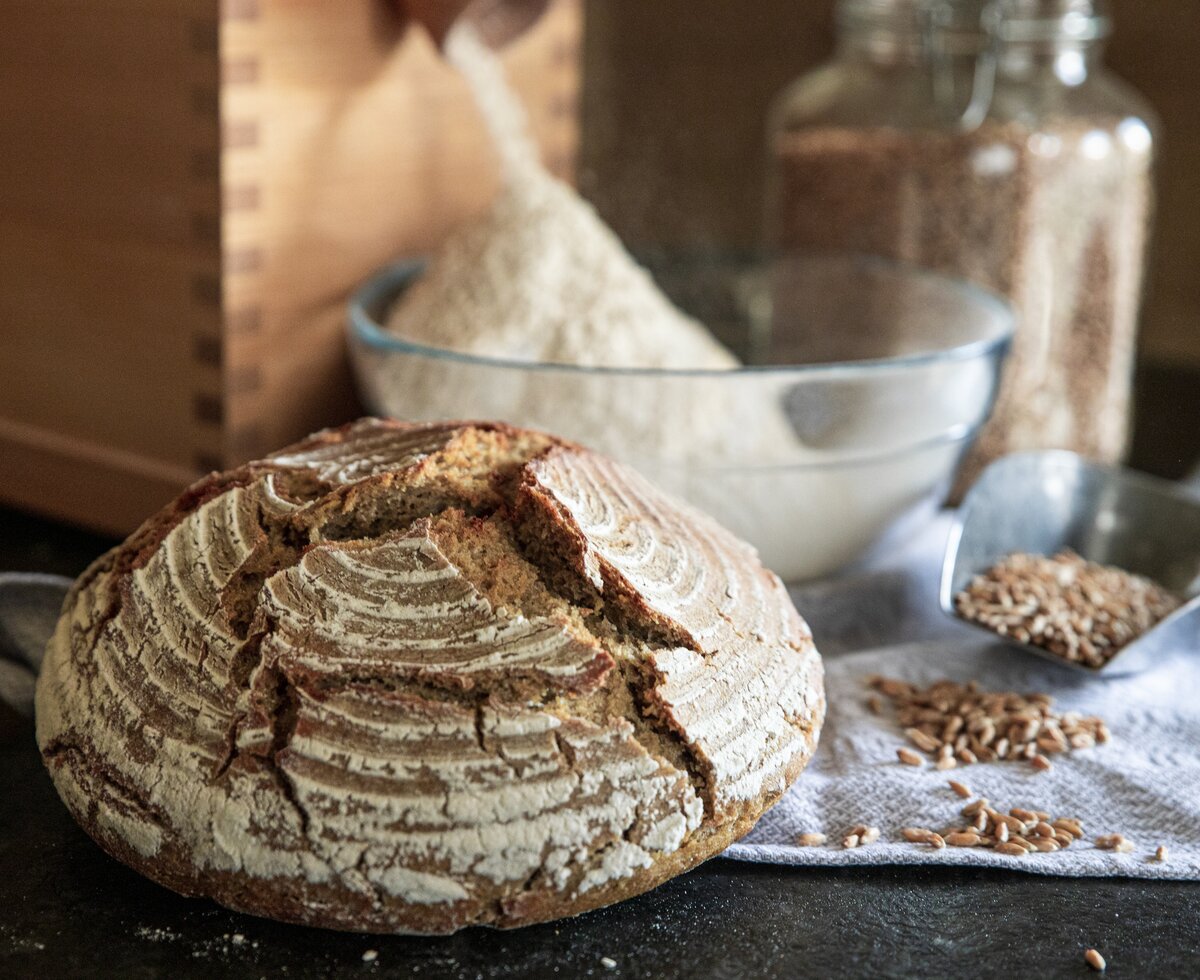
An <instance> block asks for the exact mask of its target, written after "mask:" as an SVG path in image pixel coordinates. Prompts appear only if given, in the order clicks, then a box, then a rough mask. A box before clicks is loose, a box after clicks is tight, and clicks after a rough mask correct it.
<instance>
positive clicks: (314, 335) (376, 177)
mask: <svg viewBox="0 0 1200 980" xmlns="http://www.w3.org/2000/svg"><path fill="white" fill-rule="evenodd" d="M579 26H580V11H579V7H578V4H577V3H575V2H572V0H568V2H560V3H557V4H555V5H554V6H553V7H552V8H551V9H550V10H549V12H548V13H547V15H546V17H545V18H544V19H543V20H542V21H541V22H540V23H539V24H538V26H537V27H536V28H534V30H533V31H532V32H530V34H528V35H527V36H526V37H524V38H522V39H521V40H520V41H518V42H517V43H515V44H514V45H513V46H512V47H511V48H509V49H508V50H507V51H506V56H505V58H506V64H507V65H508V67H509V70H510V71H511V73H512V75H513V78H514V82H515V84H516V86H517V87H518V89H519V90H520V91H521V92H522V94H523V95H524V96H525V98H526V101H527V103H528V104H529V106H530V110H531V114H532V118H533V124H534V127H535V130H536V133H537V135H538V137H539V139H540V141H541V143H542V145H543V147H544V150H545V154H546V156H547V159H548V160H550V162H551V163H552V164H553V165H554V166H555V167H556V168H557V169H558V170H559V171H561V172H567V171H569V170H570V168H571V165H572V162H573V157H574V152H575V140H576V112H575V104H576V97H577V87H578V67H577V65H578V59H577V49H578V35H579ZM222 51H223V58H224V61H225V64H226V65H227V66H228V65H232V64H236V65H238V66H240V67H239V71H240V72H241V74H240V75H239V76H238V77H242V78H246V79H250V80H249V81H245V82H241V83H235V82H233V81H227V83H226V86H225V92H224V101H223V106H222V109H223V119H224V125H225V127H226V130H227V132H228V131H237V132H239V133H241V134H242V136H243V139H242V140H241V142H240V143H230V144H227V146H226V149H225V153H224V156H223V159H222V168H223V179H224V186H225V189H226V196H227V200H228V198H229V196H231V195H234V194H237V195H239V196H240V197H241V198H242V199H243V200H245V201H248V202H249V203H248V205H247V206H245V207H241V208H236V209H232V208H227V210H226V220H225V222H224V245H225V257H226V282H225V296H226V302H227V305H228V308H229V310H230V311H231V312H233V314H234V315H235V316H236V317H239V318H241V320H242V321H243V322H244V321H245V320H246V319H247V318H249V320H250V322H252V323H253V324H254V329H252V330H248V331H234V330H231V331H230V332H229V339H228V350H227V358H226V364H227V370H228V371H231V372H237V375H238V378H239V379H240V381H241V383H240V384H239V385H237V386H236V387H237V390H236V391H234V390H230V391H229V406H230V407H229V411H230V419H231V425H230V429H229V431H228V433H227V443H226V458H227V459H228V460H230V461H234V460H239V459H242V458H245V457H246V456H248V455H254V454H257V453H260V452H263V451H266V450H268V449H270V448H273V447H274V446H277V445H280V444H282V443H284V442H287V441H289V440H291V439H293V438H295V437H297V436H299V435H301V434H303V433H304V432H306V431H308V430H310V429H311V428H313V427H315V426H317V425H322V424H329V423H331V422H336V421H341V420H342V419H344V418H347V417H350V416H351V415H353V414H354V413H355V412H357V410H358V409H357V405H356V403H355V401H354V399H353V396H352V392H351V386H350V381H349V375H348V371H347V367H346V361H345V356H344V314H343V310H344V305H345V301H346V298H347V296H348V295H349V293H350V291H351V290H352V289H353V288H354V287H355V286H357V285H358V284H359V283H361V282H362V280H363V279H364V278H365V277H366V276H367V275H368V274H369V273H370V272H372V271H373V270H375V269H377V268H378V267H380V266H382V265H384V264H386V263H387V262H389V261H392V260H393V259H395V258H396V257H398V256H402V255H412V254H418V253H423V252H426V251H428V250H429V249H431V248H432V247H433V246H434V245H435V244H436V243H437V242H438V241H439V240H440V239H441V238H443V237H444V236H445V235H446V234H447V233H448V231H449V230H450V229H451V228H452V227H453V226H454V225H455V223H457V222H458V221H460V220H461V219H462V217H463V216H464V215H466V214H468V213H470V212H473V211H475V210H478V209H479V208H480V207H482V206H483V205H484V203H485V202H486V201H487V200H488V198H489V197H490V196H491V194H492V192H493V190H494V187H495V181H494V175H493V172H492V163H491V157H490V151H489V148H488V146H487V144H486V140H485V136H484V131H483V128H482V124H481V122H480V120H479V119H478V117H477V115H476V113H475V110H474V107H473V104H472V103H471V101H470V99H469V96H468V93H467V91H466V87H465V85H464V83H463V82H462V80H461V79H460V78H459V77H458V76H457V74H456V73H455V72H453V71H452V70H451V69H449V68H448V67H447V66H446V65H445V64H444V63H443V62H442V61H441V59H440V58H439V57H438V56H437V54H436V52H435V51H434V48H433V45H432V44H431V43H430V41H429V40H428V38H427V37H426V36H425V34H424V33H423V32H420V31H416V30H411V31H408V32H407V33H404V34H402V33H401V31H400V27H399V24H398V22H396V21H395V20H394V19H390V18H389V16H388V15H387V12H386V11H384V10H382V9H381V7H380V5H379V4H377V3H375V2H373V0H353V2H346V3H342V4H339V5H336V6H334V5H330V4H328V3H326V2H324V0H304V2H298V0H274V2H272V0H262V2H261V3H260V4H259V5H258V10H257V16H255V17H244V18H241V19H238V20H227V21H225V23H224V24H223V27H222ZM251 65H253V68H249V67H248V66H251ZM251 368H253V370H251ZM229 380H230V379H229V378H227V381H229Z"/></svg>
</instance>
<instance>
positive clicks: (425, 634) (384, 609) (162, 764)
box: [38, 420, 824, 932]
mask: <svg viewBox="0 0 1200 980" xmlns="http://www.w3.org/2000/svg"><path fill="white" fill-rule="evenodd" d="M547 542H549V543H550V545H552V546H553V548H555V549H557V554H558V555H559V556H561V558H562V561H561V562H559V561H555V562H551V563H546V562H545V561H544V560H543V558H544V556H545V554H546V549H547ZM823 711H824V701H823V694H822V687H821V668H820V660H819V658H818V657H817V655H816V651H815V649H814V648H813V645H812V641H811V637H810V636H809V634H808V631H807V628H806V627H805V626H804V624H803V622H802V620H800V618H799V616H798V615H797V614H796V613H795V610H794V609H793V608H792V606H791V603H790V601H789V600H788V598H787V595H786V592H785V591H784V589H783V587H782V585H781V584H780V583H779V582H778V579H776V578H775V577H774V576H772V575H770V574H769V573H767V572H765V571H763V570H762V569H761V567H760V566H759V565H758V562H757V559H756V558H755V556H754V554H753V552H752V551H751V550H750V549H749V548H748V546H746V545H744V544H742V543H741V542H739V541H737V539H735V538H733V537H732V536H731V535H729V534H728V533H727V532H725V531H723V530H722V529H721V528H719V527H718V526H717V525H715V524H714V523H713V522H711V521H710V520H709V519H708V518H706V517H704V516H703V515H700V514H698V513H696V512H693V511H690V510H689V509H687V508H686V507H684V506H683V505H680V504H677V503H675V502H674V501H672V500H670V499H669V498H666V497H665V496H663V495H661V494H660V493H659V492H658V491H657V490H655V489H654V488H653V487H652V486H650V485H649V484H648V483H647V482H646V481H644V480H642V479H641V478H640V477H638V476H637V475H636V474H634V473H632V472H631V471H629V470H627V469H625V468H624V467H621V466H619V465H618V464H615V463H612V462H611V461H608V460H605V459H603V458H601V457H597V456H595V455H594V454H591V453H588V452H587V451H585V450H582V449H579V448H577V447H573V446H570V445H567V444H563V443H561V442H559V441H557V440H554V439H552V438H551V437H547V436H542V435H540V434H536V433H528V432H522V431H521V430H513V429H509V428H507V427H504V426H498V425H485V424H478V425H471V424H465V423H460V424H444V425H433V426H407V425H402V424H399V423H390V422H380V421H377V420H366V421H364V422H361V423H357V424H355V425H353V426H350V427H347V428H345V429H342V430H332V431H329V432H325V433H319V434H317V435H316V436H313V437H310V438H309V439H307V440H305V441H303V442H302V443H300V444H298V445H297V446H295V447H292V448H290V449H288V450H285V451H284V452H282V453H280V454H277V455H276V456H274V457H270V458H268V459H267V460H263V461H260V462H256V463H251V464H248V465H247V466H245V467H243V468H242V469H240V470H236V471H232V472H231V473H228V474H222V475H219V476H216V475H214V476H213V477H211V478H209V479H208V480H207V481H202V484H201V485H198V486H197V487H194V488H192V490H191V491H189V493H188V494H187V495H185V498H181V501H180V502H177V503H176V505H174V506H173V507H171V508H168V509H167V510H165V511H164V512H163V513H162V514H160V515H158V517H156V518H154V519H152V520H151V521H149V522H148V523H147V525H146V526H144V527H143V528H142V529H141V530H140V531H139V532H138V534H136V535H134V536H133V537H132V538H131V539H130V541H129V542H127V543H126V545H123V546H121V547H119V548H117V549H115V550H114V552H112V553H110V554H109V555H107V556H105V557H104V558H103V559H101V560H100V561H99V562H98V563H97V564H96V565H95V566H93V568H92V569H90V570H89V571H88V572H87V573H85V575H84V576H83V577H82V578H81V579H80V581H79V582H78V583H77V584H76V586H75V588H74V590H73V591H72V593H71V595H70V596H69V597H68V599H67V603H66V606H65V607H64V614H63V617H62V619H61V620H60V623H59V627H58V630H57V632H56V634H55V637H54V639H53V641H52V642H51V645H50V649H49V651H48V654H47V661H46V665H45V667H44V670H43V674H42V677H41V679H40V681H39V691H38V738H39V744H40V745H41V747H42V751H43V754H44V756H45V758H46V760H47V764H48V766H49V768H50V771H51V774H52V776H53V778H54V781H55V784H56V786H57V788H58V790H59V792H60V795H61V796H62V797H63V799H64V801H65V802H66V803H67V805H68V807H69V808H70V809H71V811H72V812H73V813H74V815H75V816H76V818H77V819H78V820H79V821H80V823H81V824H82V825H83V826H84V827H85V829H87V830H88V831H89V833H91V834H92V836H93V837H94V838H95V839H96V840H97V841H98V842H99V843H100V844H101V845H102V846H103V847H105V848H106V849H107V850H109V851H110V853H113V854H114V855H116V856H117V857H119V858H120V859H121V860H124V861H126V862H127V863H129V864H131V865H132V866H134V867H135V868H137V869H138V870H140V871H142V872H143V873H145V874H148V875H149V876H150V877H153V878H155V879H156V880H159V881H161V882H163V883H164V884H167V885H169V886H170V887H173V888H176V889H177V890H180V891H183V892H185V893H189V894H205V895H209V896H211V897H214V898H216V899H217V900H219V901H222V902H224V903H225V904H227V905H230V906H232V907H235V908H240V909H244V910H247V911H252V912H257V913H260V914H266V915H272V916H274V917H277V918H283V919H288V920H291V921H300V922H308V923H313V924H319V925H327V926H333V927H338V928H348V929H361V930H370V931H413V932H442V931H449V930H452V929H454V928H458V927H460V926H462V925H467V924H471V923H491V924H498V925H517V924H522V923H525V922H531V921H538V920H541V919H546V918H553V917H556V916H558V915H562V914H571V913H573V912H578V911H581V910H583V909H586V908H589V907H593V906H595V905H599V904H604V903H606V902H609V901H613V900H616V899H617V898H621V897H624V896H625V895H627V894H634V893H636V892H638V891H642V890H644V889H645V888H648V887H652V886H653V885H654V884H656V883H657V882H658V881H660V880H662V879H663V878H665V877H669V876H670V875H672V874H676V873H678V872H679V871H682V870H685V869H686V868H687V867H690V866H692V865H694V864H695V863H698V862H699V861H700V860H703V859H704V858H705V857H708V856H710V855H711V854H713V853H716V852H718V851H719V850H720V849H722V848H723V847H724V846H725V844H727V843H728V842H729V841H730V840H732V839H736V836H740V835H741V834H742V833H744V832H745V831H746V830H747V829H749V826H751V825H752V824H753V822H754V820H755V819H757V816H758V815H759V814H760V813H761V811H762V810H763V809H765V807H766V806H768V805H770V803H771V802H773V801H774V799H776V798H778V796H779V794H780V793H782V792H783V790H784V789H785V788H786V785H787V784H788V783H790V781H791V780H792V779H794V778H795V776H796V775H797V774H798V772H799V770H800V769H801V768H802V767H803V765H804V763H805V762H806V761H807V759H808V758H809V756H810V755H811V752H812V751H813V748H814V746H815V740H816V735H817V732H818V730H819V726H820V722H821V718H822V716H823Z"/></svg>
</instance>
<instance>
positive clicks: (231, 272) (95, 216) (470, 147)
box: [0, 0, 581, 533]
mask: <svg viewBox="0 0 1200 980" xmlns="http://www.w3.org/2000/svg"><path fill="white" fill-rule="evenodd" d="M580 26H581V11H580V7H579V0H559V2H556V3H555V4H554V5H553V6H552V7H551V8H550V10H549V11H548V12H547V15H546V16H545V17H544V18H543V20H542V21H540V22H539V24H538V25H537V26H536V27H535V28H534V29H533V30H532V31H531V32H530V33H528V34H527V35H526V36H524V37H523V38H521V39H520V40H518V41H517V42H516V43H514V44H513V45H512V46H511V47H510V48H509V49H507V51H506V54H505V59H506V62H507V64H508V67H509V70H510V72H511V75H512V77H513V79H514V82H515V84H516V86H517V88H518V89H519V90H520V91H521V93H522V94H523V95H524V97H525V100H526V103H527V104H528V105H529V107H530V112H531V115H532V117H533V122H534V127H535V130H536V132H537V134H538V137H539V139H540V141H541V143H542V146H543V152H544V157H545V158H546V160H547V161H548V162H549V163H550V165H551V166H552V167H553V168H554V169H555V170H557V171H559V172H560V173H563V174H566V173H567V172H568V171H569V170H570V169H571V167H572V164H573V159H574V155H575V150H576V144H577V135H578V127H577V112H576V103H577V94H578V83H579V56H578V48H579V35H580ZM0 65H2V66H3V69H2V74H3V79H2V83H0V147H2V148H3V150H2V151H0V499H2V500H3V501H4V502H5V503H8V504H13V505H17V506H21V507H26V508H30V509H34V510H37V511H40V512H42V513H45V514H49V515H51V516H54V517H59V518H65V519H68V520H72V521H75V522H78V523H81V524H85V525H88V526H91V527H94V528H97V529H100V530H104V531H109V532H116V533H124V532H126V531H128V530H130V529H131V528H132V527H134V526H135V525H136V524H137V523H138V522H139V521H140V520H141V519H142V518H143V517H145V516H146V515H147V514H148V513H150V512H151V511H152V510H154V509H155V508H156V507H158V506H159V505H161V504H162V503H164V502H165V501H166V500H168V499H169V498H170V497H171V496H173V495H174V494H175V493H176V492H177V491H178V490H179V489H180V488H181V487H182V486H184V485H185V484H187V483H189V482H190V481H192V480H193V479H194V478H195V477H197V476H198V475H200V474H201V473H203V472H206V471H208V470H210V469H215V468H222V467H225V466H228V465H231V464H234V463H237V462H240V461H242V460H244V459H248V458H252V457H254V456H258V455H261V454H262V453H265V452H268V451H270V450H271V449H273V448H276V447H278V446H280V445H282V444H284V443H286V442H288V441H289V440H291V439H294V438H296V437H298V436H300V435H302V434H304V433H305V432H308V431H309V430H311V429H314V428H317V427H320V426H323V425H329V424H335V423H338V422H341V421H344V420H346V419H348V418H351V417H353V416H354V414H355V413H356V411H357V410H358V409H357V406H356V404H355V400H354V396H353V391H352V388H351V384H350V379H349V375H348V371H347V367H346V357H345V341H344V317H343V309H344V304H345V300H346V297H347V294H348V293H349V292H350V290H351V289H353V288H354V286H355V285H356V284H357V283H359V282H360V281H361V280H362V279H364V278H365V277H366V276H367V275H368V274H369V273H370V272H372V271H373V270H374V269H376V268H378V267H379V266H381V265H384V264H386V263H387V262H388V261H389V260H391V259H392V258H394V257H396V256H399V255H405V254H409V255H411V254H418V253H421V252H423V251H426V250H428V249H429V248H430V247H432V246H433V245H434V244H435V243H436V242H437V241H438V240H439V239H440V238H441V237H442V236H444V235H445V234H446V233H447V231H448V230H449V229H450V228H451V227H452V225H453V224H454V223H455V222H457V221H458V220H460V219H461V218H462V217H463V216H464V215H466V214H468V213H470V212H472V211H473V210H476V209H478V208H480V207H482V206H483V205H484V204H485V203H486V200H487V198H488V197H489V195H490V194H491V192H492V190H493V188H494V179H495V178H494V164H493V160H492V157H491V153H490V149H489V147H488V146H487V143H486V139H485V136H484V133H483V130H482V126H481V123H480V121H479V119H478V117H477V114H476V113H475V111H474V108H473V106H472V104H471V102H470V100H469V96H468V94H467V92H466V89H465V86H464V85H463V83H462V81H461V79H459V78H458V77H457V76H456V75H455V74H454V72H453V71H451V70H450V69H449V68H448V67H447V66H445V65H444V64H443V63H441V61H440V60H439V58H438V57H437V54H436V52H435V50H434V48H433V45H432V43H431V42H430V41H429V40H428V38H427V37H426V36H425V34H424V33H423V32H422V31H419V30H417V29H415V28H413V29H407V30H406V29H405V27H404V25H403V24H402V23H401V21H400V19H399V18H398V17H397V16H396V14H395V13H394V11H393V8H392V7H390V6H388V5H387V4H386V3H384V2H383V0H221V2H218V0H8V2H7V3H6V5H5V16H4V29H3V30H2V31H0Z"/></svg>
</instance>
